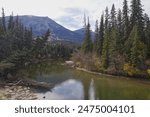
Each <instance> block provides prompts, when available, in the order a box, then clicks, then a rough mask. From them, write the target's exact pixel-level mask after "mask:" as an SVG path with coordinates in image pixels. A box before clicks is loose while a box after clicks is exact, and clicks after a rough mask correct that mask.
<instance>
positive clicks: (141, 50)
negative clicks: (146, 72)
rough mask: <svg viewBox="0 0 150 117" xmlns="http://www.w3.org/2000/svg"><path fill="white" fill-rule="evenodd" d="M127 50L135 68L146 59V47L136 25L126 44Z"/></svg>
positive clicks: (129, 59)
mask: <svg viewBox="0 0 150 117" xmlns="http://www.w3.org/2000/svg"><path fill="white" fill-rule="evenodd" d="M126 49H127V53H126V54H127V55H128V61H130V63H131V64H132V65H133V66H134V67H138V65H139V64H140V63H142V62H143V61H144V60H145V58H146V52H147V50H146V46H145V44H144V43H143V42H141V39H140V36H139V32H138V27H137V26H136V25H135V26H134V27H133V29H132V31H131V34H130V36H129V38H128V40H127V42H126Z"/></svg>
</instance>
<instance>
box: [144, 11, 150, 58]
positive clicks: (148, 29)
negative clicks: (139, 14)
mask: <svg viewBox="0 0 150 117" xmlns="http://www.w3.org/2000/svg"><path fill="white" fill-rule="evenodd" d="M144 21H145V41H146V45H147V50H148V51H147V52H148V53H147V57H148V58H150V19H149V17H148V15H147V14H145V16H144Z"/></svg>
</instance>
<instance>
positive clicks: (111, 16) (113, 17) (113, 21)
mask: <svg viewBox="0 0 150 117" xmlns="http://www.w3.org/2000/svg"><path fill="white" fill-rule="evenodd" d="M116 14H117V13H116V9H115V5H114V4H113V5H112V9H111V13H110V18H111V27H112V28H114V27H115V26H116V24H117V23H116Z"/></svg>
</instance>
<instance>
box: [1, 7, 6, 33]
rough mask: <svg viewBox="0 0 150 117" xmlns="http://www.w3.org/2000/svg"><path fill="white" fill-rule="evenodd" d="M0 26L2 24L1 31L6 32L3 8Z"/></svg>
mask: <svg viewBox="0 0 150 117" xmlns="http://www.w3.org/2000/svg"><path fill="white" fill-rule="evenodd" d="M2 26H3V31H4V32H6V21H5V11H4V8H2Z"/></svg>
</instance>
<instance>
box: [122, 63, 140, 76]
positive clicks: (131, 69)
mask: <svg viewBox="0 0 150 117" xmlns="http://www.w3.org/2000/svg"><path fill="white" fill-rule="evenodd" d="M123 70H124V71H125V72H126V73H127V74H128V75H129V76H134V75H136V74H137V72H138V70H137V69H136V68H134V67H133V66H132V65H130V64H129V63H126V64H124V67H123Z"/></svg>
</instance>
